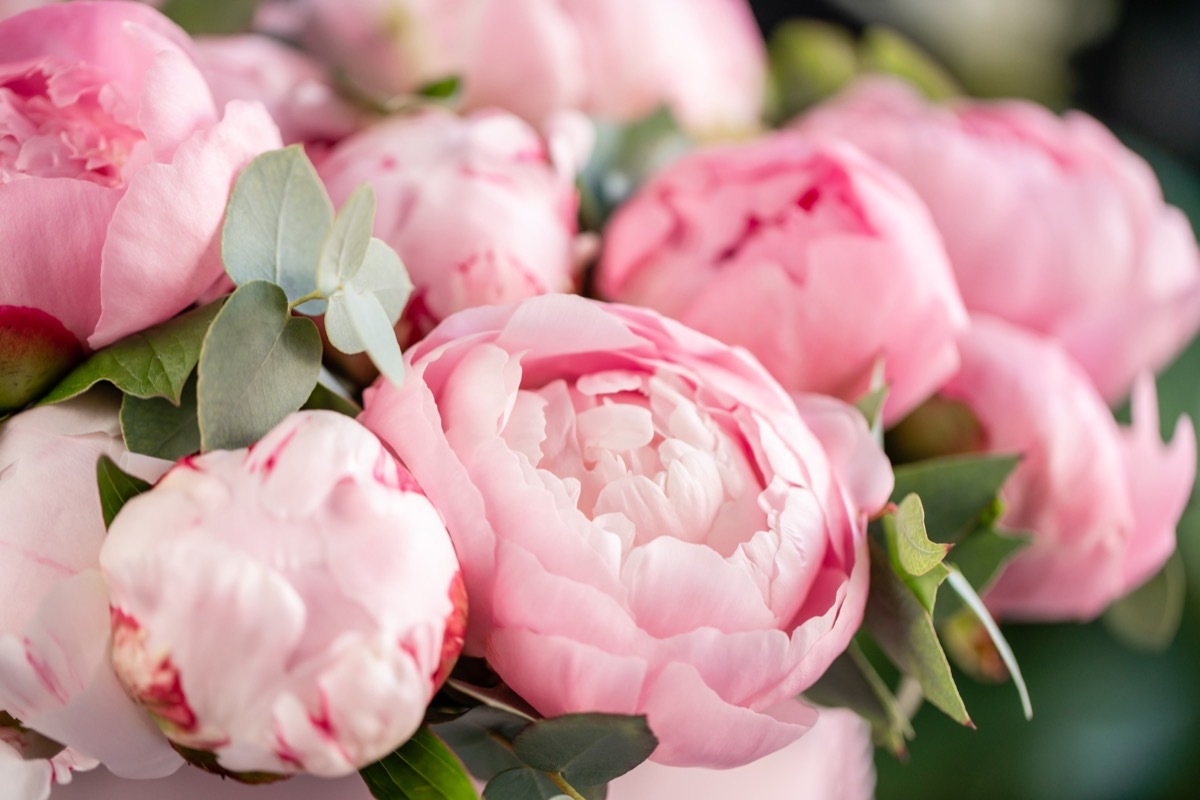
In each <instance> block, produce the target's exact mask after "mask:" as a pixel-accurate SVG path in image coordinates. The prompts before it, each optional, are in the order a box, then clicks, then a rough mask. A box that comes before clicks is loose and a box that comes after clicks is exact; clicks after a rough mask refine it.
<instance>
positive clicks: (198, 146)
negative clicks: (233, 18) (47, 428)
mask: <svg viewBox="0 0 1200 800" xmlns="http://www.w3.org/2000/svg"><path fill="white" fill-rule="evenodd" d="M278 146H279V136H278V132H277V131H276V129H275V126H274V124H273V123H272V122H271V120H270V118H269V117H268V116H267V114H266V112H265V111H264V110H263V108H262V107H261V106H259V105H250V104H246V103H230V104H229V105H228V106H227V107H226V108H225V109H224V112H223V113H222V111H221V109H219V108H218V107H217V106H216V105H215V104H214V103H213V99H212V95H211V93H210V92H209V89H208V86H207V85H206V84H205V82H204V78H203V77H202V76H201V74H200V72H199V70H198V69H197V68H196V65H195V63H194V62H193V61H192V56H191V45H190V42H189V40H188V39H187V36H186V35H185V34H184V33H183V31H181V30H180V29H179V28H177V27H176V26H175V25H174V24H172V23H171V22H169V21H168V20H167V19H166V18H165V17H163V16H162V15H161V14H159V13H158V12H157V11H154V10H153V9H151V8H149V7H147V6H144V5H140V4H137V3H121V2H112V3H87V2H80V3H57V4H52V5H48V6H43V7H41V8H36V9H33V10H31V11H27V12H25V13H23V14H18V15H16V16H13V17H9V18H8V19H5V20H3V21H0V241H3V242H4V243H5V244H4V248H3V250H2V251H0V336H3V337H4V342H3V344H4V348H3V350H0V372H5V373H7V374H9V375H11V374H12V373H13V372H15V371H18V370H22V371H35V372H36V371H37V369H38V368H39V366H40V365H49V366H47V370H48V372H49V373H50V374H49V375H48V377H47V376H46V375H42V376H41V379H40V380H31V385H30V386H28V387H25V388H24V389H23V390H21V389H18V391H16V392H15V393H16V394H17V395H22V396H17V397H15V398H14V399H10V400H9V401H8V403H7V405H8V406H9V407H18V406H20V405H21V404H22V402H23V401H25V400H29V399H32V398H33V397H35V396H36V395H37V393H38V392H39V390H42V389H44V388H45V386H44V385H43V384H44V383H45V382H46V381H47V380H49V381H50V382H52V379H53V378H54V377H55V374H54V373H61V371H62V370H63V369H65V368H69V366H70V365H71V363H72V362H73V361H74V360H76V359H78V358H79V357H80V355H81V353H82V352H83V351H84V350H85V349H87V348H92V349H95V348H99V347H103V346H104V345H106V344H109V343H111V342H113V341H114V340H116V339H119V338H120V337H122V336H124V335H125V334H128V333H132V332H134V331H137V330H140V329H142V328H146V327H148V326H150V325H152V324H154V323H157V322H162V321H163V320H165V319H167V318H169V317H171V316H173V315H174V314H177V313H178V312H180V311H182V310H183V309H184V308H186V307H187V306H188V305H190V304H191V303H192V302H193V301H194V300H196V298H197V297H199V296H200V295H201V294H203V293H204V291H205V290H206V289H208V288H209V287H210V286H212V285H213V284H214V283H216V282H217V281H218V280H220V279H221V277H222V276H223V267H222V264H221V254H220V237H219V236H218V233H219V231H220V226H221V220H222V218H223V216H224V212H225V203H226V200H227V199H228V196H229V189H230V185H231V184H232V182H233V179H234V176H235V175H236V174H237V172H238V170H240V169H241V168H242V167H243V166H244V165H245V164H246V163H247V162H248V161H250V159H251V158H253V157H254V156H255V155H257V154H259V153H261V152H263V151H265V150H269V149H271V148H274V147H278ZM5 388H6V387H5V386H4V385H0V407H2V406H5V405H6V403H5V400H4V397H3V396H2V395H3V394H4V389H5Z"/></svg>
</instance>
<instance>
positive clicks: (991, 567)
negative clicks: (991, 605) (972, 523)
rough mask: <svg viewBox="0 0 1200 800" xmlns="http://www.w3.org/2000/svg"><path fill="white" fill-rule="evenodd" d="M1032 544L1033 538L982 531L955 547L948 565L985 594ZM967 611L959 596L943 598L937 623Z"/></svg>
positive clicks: (995, 531)
mask: <svg viewBox="0 0 1200 800" xmlns="http://www.w3.org/2000/svg"><path fill="white" fill-rule="evenodd" d="M1031 540H1032V536H1031V535H1030V534H1022V533H1017V532H1013V531H1004V532H1003V533H1001V532H1000V531H997V530H996V529H995V528H979V529H977V530H975V531H974V532H972V533H971V534H970V535H968V536H967V537H966V538H964V539H963V540H962V541H961V542H959V543H958V544H956V545H954V550H952V551H951V552H950V555H948V556H947V557H946V561H947V563H949V564H952V565H953V566H954V568H955V569H957V570H958V571H959V572H961V573H962V574H963V577H965V578H966V579H967V582H968V583H970V584H971V586H973V587H975V591H977V592H979V593H980V594H984V593H985V592H986V591H987V588H988V587H989V586H991V585H992V582H993V581H994V580H995V579H996V578H997V577H998V576H999V575H1000V573H1001V572H1002V571H1003V569H1004V567H1005V565H1007V564H1008V562H1009V561H1010V560H1012V557H1013V556H1014V555H1016V554H1017V552H1019V551H1020V550H1021V548H1023V547H1026V546H1027V545H1028V544H1029V542H1030V541H1031ZM962 608H963V606H962V603H961V601H960V600H959V599H958V597H957V596H955V595H949V596H946V597H943V598H942V602H941V603H940V604H939V605H938V608H937V613H936V614H935V615H934V619H935V621H937V622H939V623H940V622H942V621H943V620H945V619H949V618H950V617H952V616H954V615H955V614H957V613H958V612H959V611H961V610H962Z"/></svg>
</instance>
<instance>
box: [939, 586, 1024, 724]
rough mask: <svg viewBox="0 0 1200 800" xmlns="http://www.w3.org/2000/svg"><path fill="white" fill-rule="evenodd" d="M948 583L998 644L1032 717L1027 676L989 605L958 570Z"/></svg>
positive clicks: (999, 651)
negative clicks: (1026, 682) (1022, 670)
mask: <svg viewBox="0 0 1200 800" xmlns="http://www.w3.org/2000/svg"><path fill="white" fill-rule="evenodd" d="M946 584H947V585H948V586H949V587H950V588H951V589H953V590H954V592H955V594H957V595H958V596H959V597H960V598H961V599H962V601H963V602H964V603H965V604H966V605H967V608H969V609H970V610H971V612H972V613H973V614H974V615H975V617H976V618H977V619H978V620H979V621H980V623H982V624H983V627H984V630H986V631H987V633H988V636H989V637H991V640H992V644H994V645H995V646H996V652H997V653H998V654H999V655H1000V659H1001V660H1002V661H1003V662H1004V666H1006V667H1007V668H1008V672H1009V674H1010V675H1012V679H1013V683H1014V684H1015V685H1016V687H1017V694H1019V695H1020V697H1021V709H1022V710H1023V711H1024V712H1025V719H1032V718H1033V704H1032V703H1031V702H1030V700H1029V689H1028V688H1027V687H1026V686H1025V676H1024V675H1022V674H1021V667H1020V665H1019V664H1017V658H1016V656H1014V655H1013V651H1012V648H1011V647H1009V645H1008V641H1007V640H1006V639H1005V638H1004V634H1002V633H1000V627H999V626H998V625H997V624H996V621H995V620H994V619H992V615H991V614H990V613H989V612H988V610H987V606H985V605H984V604H983V601H982V600H980V599H979V595H978V594H976V593H975V590H974V589H973V588H972V587H971V584H969V583H967V579H966V578H964V577H963V575H962V573H961V572H959V571H958V570H955V569H951V570H950V575H949V577H948V578H947V579H946Z"/></svg>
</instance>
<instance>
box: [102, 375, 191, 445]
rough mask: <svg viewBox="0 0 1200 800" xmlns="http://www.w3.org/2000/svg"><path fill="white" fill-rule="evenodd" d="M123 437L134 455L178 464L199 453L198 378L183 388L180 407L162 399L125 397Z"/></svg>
mask: <svg viewBox="0 0 1200 800" xmlns="http://www.w3.org/2000/svg"><path fill="white" fill-rule="evenodd" d="M121 434H122V436H124V437H125V446H126V447H127V448H129V449H130V450H131V451H133V452H134V453H141V454H142V455H146V456H154V457H155V458H165V459H166V460H168V461H175V460H177V459H180V458H183V457H184V456H190V455H192V454H193V453H198V452H200V421H199V419H198V418H197V416H196V379H195V376H193V377H192V378H191V379H190V380H189V381H188V382H187V384H186V385H185V386H184V389H183V396H182V398H181V400H180V403H179V405H172V404H171V402H170V401H168V400H166V399H164V398H161V397H151V398H149V399H145V400H143V399H141V398H139V397H134V396H133V395H125V398H124V400H122V401H121Z"/></svg>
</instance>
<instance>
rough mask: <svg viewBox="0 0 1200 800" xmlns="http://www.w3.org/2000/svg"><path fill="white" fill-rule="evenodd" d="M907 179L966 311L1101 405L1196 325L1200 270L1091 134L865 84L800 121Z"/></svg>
mask: <svg viewBox="0 0 1200 800" xmlns="http://www.w3.org/2000/svg"><path fill="white" fill-rule="evenodd" d="M799 128H800V130H802V131H804V132H805V133H807V134H810V135H821V136H832V137H836V138H841V139H846V140H849V141H851V142H853V143H854V144H856V145H858V146H859V147H861V148H862V149H864V150H865V151H867V152H868V153H870V154H871V155H872V156H874V157H875V158H877V159H878V160H880V161H881V162H883V163H884V164H886V165H887V166H889V167H891V168H892V169H894V170H895V171H896V172H898V173H899V174H900V175H901V176H902V177H904V178H905V179H906V180H908V181H909V182H910V183H911V184H912V186H913V188H914V189H916V191H917V194H919V195H920V196H921V198H922V199H923V200H924V201H925V203H926V204H927V205H928V206H929V210H930V211H931V212H932V214H933V219H934V222H935V223H936V224H937V226H938V228H939V229H940V230H941V232H942V236H943V238H944V239H945V242H946V250H947V252H948V253H949V255H950V263H951V265H952V266H953V268H954V272H955V274H956V275H957V278H958V284H959V288H960V289H961V290H962V295H963V300H964V301H965V302H966V305H967V308H968V309H970V310H971V311H975V312H982V313H987V314H991V315H994V316H997V317H1000V318H1002V319H1006V320H1008V321H1009V322H1013V323H1016V324H1018V325H1021V326H1023V327H1025V328H1029V329H1032V330H1035V331H1038V332H1040V333H1043V334H1045V335H1047V336H1050V337H1052V338H1054V339H1057V340H1058V341H1059V342H1061V343H1062V345H1063V346H1064V347H1065V348H1066V349H1067V351H1068V352H1069V353H1070V354H1071V355H1072V356H1073V357H1074V358H1075V360H1076V361H1078V362H1079V363H1080V364H1081V365H1082V366H1083V368H1084V369H1085V370H1086V371H1087V373H1088V375H1090V376H1091V378H1092V380H1093V382H1095V384H1096V386H1097V387H1098V388H1099V389H1100V393H1101V394H1102V395H1104V397H1105V398H1106V399H1108V400H1110V401H1111V400H1116V399H1119V398H1120V397H1122V396H1124V395H1125V394H1126V393H1127V392H1128V391H1129V388H1130V386H1131V385H1132V384H1133V380H1134V377H1135V376H1136V375H1138V374H1139V373H1141V372H1142V371H1146V370H1157V369H1158V368H1160V367H1162V366H1163V365H1164V364H1166V363H1167V362H1168V361H1169V360H1170V359H1171V357H1172V356H1173V355H1175V354H1176V353H1177V352H1178V351H1179V350H1180V348H1182V347H1183V345H1184V344H1185V343H1187V342H1188V341H1189V340H1190V339H1191V337H1192V334H1194V333H1195V332H1196V329H1197V326H1198V325H1200V255H1198V253H1197V249H1196V241H1195V238H1194V236H1193V234H1192V230H1191V228H1190V226H1189V225H1188V221H1187V219H1186V218H1185V217H1184V215H1183V214H1182V213H1181V212H1180V211H1179V210H1178V209H1176V208H1173V207H1171V206H1167V205H1165V204H1164V203H1163V198H1162V192H1161V191H1160V189H1159V186H1158V182H1157V180H1156V179H1155V177H1154V173H1153V172H1152V171H1151V170H1150V167H1149V166H1148V165H1147V164H1146V163H1145V162H1144V161H1143V160H1142V159H1141V158H1139V157H1138V156H1136V155H1134V154H1133V153H1132V152H1130V151H1129V150H1127V149H1126V148H1125V147H1124V146H1123V145H1122V144H1121V143H1120V142H1119V141H1117V139H1116V137H1114V136H1113V135H1112V133H1110V132H1109V131H1108V130H1107V129H1106V128H1104V126H1102V125H1101V124H1100V123H1098V122H1097V121H1096V120H1094V119H1092V118H1091V117H1089V116H1087V115H1086V114H1082V113H1080V112H1068V113H1067V114H1066V115H1065V116H1064V117H1061V118H1059V117H1057V116H1055V115H1053V114H1052V113H1050V112H1049V111H1047V110H1046V109H1044V108H1041V107H1040V106H1036V105H1034V104H1032V103H1028V102H1024V101H1018V100H1013V101H1007V102H972V101H961V102H958V103H956V104H953V105H949V106H944V107H939V106H931V105H929V104H928V103H926V102H925V101H924V100H922V99H920V98H919V97H918V96H917V94H916V93H915V91H914V90H913V89H911V88H910V87H908V86H907V85H905V84H901V83H898V82H895V81H883V80H876V81H868V82H864V83H862V84H860V85H858V86H857V87H855V88H854V89H852V90H850V91H849V92H848V93H847V94H845V95H843V96H842V97H840V98H837V99H835V100H834V101H832V102H831V103H829V104H828V105H827V106H825V107H823V108H819V109H817V110H816V111H815V112H813V113H811V114H810V115H809V116H808V117H807V118H804V119H801V120H800V122H799Z"/></svg>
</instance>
